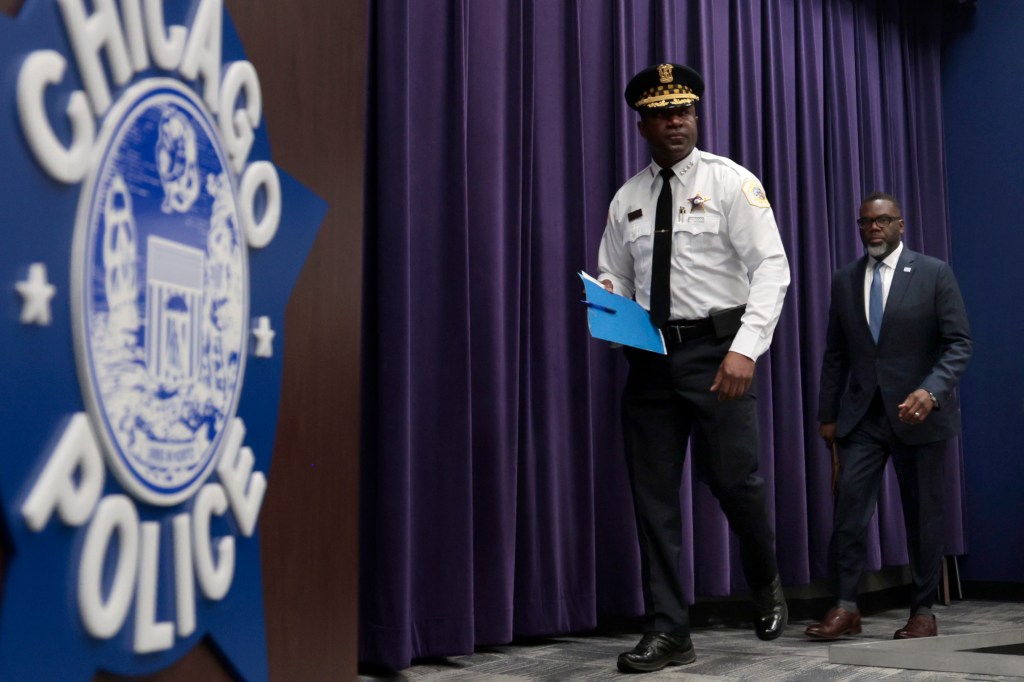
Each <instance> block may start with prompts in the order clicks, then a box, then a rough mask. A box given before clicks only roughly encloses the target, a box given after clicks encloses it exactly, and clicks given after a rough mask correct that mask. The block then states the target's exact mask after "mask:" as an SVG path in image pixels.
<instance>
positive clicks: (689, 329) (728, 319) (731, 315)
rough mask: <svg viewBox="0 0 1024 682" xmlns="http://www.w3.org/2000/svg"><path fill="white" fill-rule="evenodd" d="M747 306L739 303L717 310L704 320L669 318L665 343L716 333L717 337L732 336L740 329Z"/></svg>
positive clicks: (665, 329)
mask: <svg viewBox="0 0 1024 682" xmlns="http://www.w3.org/2000/svg"><path fill="white" fill-rule="evenodd" d="M746 309H747V306H745V305H738V306H735V307H732V308H726V309H725V310H717V311H715V312H713V313H711V315H710V316H709V317H705V318H704V319H702V320H669V321H668V322H666V323H665V327H664V328H663V329H662V331H663V332H664V333H665V343H668V344H677V343H683V342H685V341H689V340H691V339H698V338H700V337H702V336H707V335H709V334H714V335H715V337H716V338H719V339H724V338H726V337H729V338H732V337H733V336H735V335H736V332H738V331H739V329H740V323H741V321H742V319H743V313H744V312H745V311H746Z"/></svg>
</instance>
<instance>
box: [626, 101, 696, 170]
mask: <svg viewBox="0 0 1024 682" xmlns="http://www.w3.org/2000/svg"><path fill="white" fill-rule="evenodd" d="M636 126H637V129H638V130H639V131H640V135H642V136H643V138H644V139H645V140H647V145H648V146H649V147H650V149H651V158H653V159H654V162H655V163H657V164H658V165H659V166H661V167H662V168H668V167H670V166H673V165H675V164H676V163H678V162H679V161H680V160H682V159H684V158H686V157H687V156H689V154H690V152H692V151H693V148H694V147H695V146H697V108H696V107H694V106H692V105H691V106H688V107H673V108H671V109H652V110H650V111H643V112H641V113H640V120H639V121H637V124H636Z"/></svg>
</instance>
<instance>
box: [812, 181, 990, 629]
mask: <svg viewBox="0 0 1024 682" xmlns="http://www.w3.org/2000/svg"><path fill="white" fill-rule="evenodd" d="M857 223H858V224H859V225H860V233H861V238H862V239H863V241H864V245H865V246H866V247H867V251H868V253H867V254H866V255H865V256H864V257H863V258H860V259H858V260H857V261H854V262H853V263H851V264H849V265H847V266H846V267H844V268H842V269H841V270H839V271H838V272H836V273H835V276H834V277H833V279H832V303H831V307H830V309H829V319H828V334H827V340H826V348H825V356H824V360H823V362H822V368H821V393H820V397H819V403H818V419H819V421H820V422H821V426H820V433H821V437H822V438H823V439H824V440H825V443H826V444H827V445H828V446H830V447H831V446H832V444H833V443H835V444H836V445H837V446H838V452H839V461H840V469H839V475H838V479H837V481H836V489H835V495H836V498H835V517H834V521H833V530H832V541H831V543H830V546H829V563H830V568H831V571H832V578H833V580H834V583H835V590H836V597H837V603H836V606H835V607H834V608H832V609H831V610H830V611H829V612H828V613H827V614H826V615H825V618H824V619H823V620H822V621H821V622H815V623H812V624H811V625H810V626H808V627H807V630H806V633H807V636H809V637H813V638H815V639H825V640H832V639H837V638H839V637H841V636H843V635H848V634H856V633H859V632H860V631H861V627H860V612H859V611H858V609H857V593H858V589H857V588H858V583H859V582H860V576H861V570H862V568H863V565H864V555H865V538H866V535H867V528H868V523H869V522H870V520H871V516H872V515H873V514H874V510H875V504H876V501H877V499H878V492H879V488H880V486H881V482H882V473H883V470H884V468H885V463H886V460H887V459H888V458H889V457H890V456H891V457H892V460H893V467H894V468H895V470H896V475H897V478H898V479H899V485H900V497H901V499H902V502H903V515H904V518H905V521H906V529H907V549H908V553H909V555H910V568H911V575H912V580H913V595H912V598H911V605H910V619H909V620H908V621H907V624H906V625H905V626H904V627H902V628H900V629H899V630H897V631H896V633H895V635H894V639H907V638H912V637H930V636H934V635H935V634H937V632H938V628H937V625H936V622H935V616H934V614H933V613H932V610H931V607H932V604H933V601H934V598H935V591H936V587H937V585H938V581H939V572H940V564H941V560H942V534H943V520H942V516H943V474H944V471H943V470H944V466H943V464H944V461H945V451H946V440H947V439H948V438H949V437H950V436H953V435H954V434H956V433H957V432H958V431H959V429H960V409H959V406H958V405H957V399H956V394H955V391H954V389H955V388H956V385H957V382H958V381H959V379H960V376H961V375H962V374H963V372H964V369H965V368H966V367H967V362H968V360H969V359H970V357H971V337H970V330H969V329H968V325H967V314H966V311H965V309H964V303H963V298H962V297H961V295H960V289H959V287H958V286H957V283H956V278H955V277H954V276H953V271H952V270H951V269H950V267H949V265H947V264H946V263H944V262H942V261H940V260H937V259H935V258H931V257H929V256H925V255H923V254H920V253H914V252H913V251H911V250H910V249H907V248H905V247H904V246H903V244H902V241H901V237H902V236H903V217H902V211H901V209H900V205H899V202H898V201H897V200H896V199H895V198H893V197H892V196H890V195H888V194H884V193H881V192H875V193H873V194H870V195H868V196H867V197H866V198H865V199H864V201H863V202H862V203H861V206H860V219H859V220H858V221H857Z"/></svg>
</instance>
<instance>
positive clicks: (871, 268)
mask: <svg viewBox="0 0 1024 682" xmlns="http://www.w3.org/2000/svg"><path fill="white" fill-rule="evenodd" d="M901 253H903V242H900V245H899V246H897V247H896V250H895V251H893V252H892V253H890V254H889V255H888V256H886V257H885V258H883V259H882V262H883V263H884V264H885V265H883V266H882V267H881V269H880V270H879V271H878V274H879V275H881V277H882V310H883V311H884V310H885V302H886V301H887V300H889V286H890V285H891V284H892V276H893V274H894V273H895V272H896V263H898V262H899V260H900V254H901ZM874 276H875V259H874V258H872V257H870V256H868V264H867V267H866V268H864V317H865V318H866V319H867V321H868V325H869V326H870V325H871V280H872V279H873V278H874Z"/></svg>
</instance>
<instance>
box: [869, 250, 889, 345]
mask: <svg viewBox="0 0 1024 682" xmlns="http://www.w3.org/2000/svg"><path fill="white" fill-rule="evenodd" d="M883 265H885V263H883V262H882V261H876V262H875V274H874V275H872V277H871V297H870V298H869V299H868V324H869V325H870V326H871V336H872V337H873V338H874V339H875V341H876V342H877V341H878V332H879V331H880V330H881V329H882V311H883V309H884V305H883V303H882V266H883Z"/></svg>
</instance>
